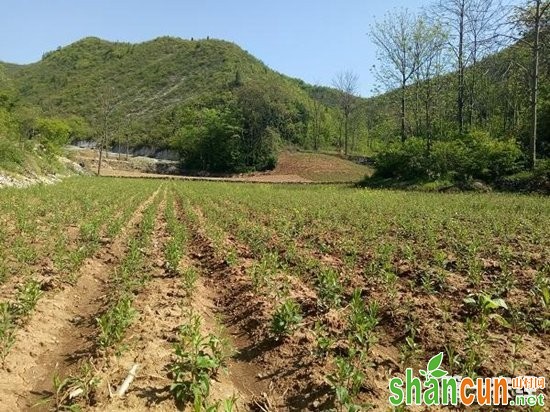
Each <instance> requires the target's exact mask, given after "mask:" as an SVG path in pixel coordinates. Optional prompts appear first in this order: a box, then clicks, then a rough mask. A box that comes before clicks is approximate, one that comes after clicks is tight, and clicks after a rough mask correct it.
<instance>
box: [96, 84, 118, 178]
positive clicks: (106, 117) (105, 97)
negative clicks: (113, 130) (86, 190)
mask: <svg viewBox="0 0 550 412" xmlns="http://www.w3.org/2000/svg"><path fill="white" fill-rule="evenodd" d="M115 108H116V104H115V101H114V89H113V88H106V89H105V90H103V91H102V92H101V93H100V95H99V111H98V116H97V119H96V120H97V122H98V132H99V161H98V164H97V175H98V176H100V175H101V163H102V161H103V150H104V149H105V145H106V144H107V141H108V139H109V133H110V127H111V116H112V114H113V112H114V110H115Z"/></svg>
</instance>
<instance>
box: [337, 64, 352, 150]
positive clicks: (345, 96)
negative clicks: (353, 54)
mask: <svg viewBox="0 0 550 412" xmlns="http://www.w3.org/2000/svg"><path fill="white" fill-rule="evenodd" d="M358 83H359V76H358V75H357V74H355V73H354V72H353V71H351V70H347V71H343V72H340V73H338V74H337V75H336V77H335V78H334V80H333V81H332V85H333V86H334V87H335V88H336V89H337V90H338V91H339V106H340V110H341V112H342V117H343V133H344V153H345V154H346V155H347V154H348V148H349V121H350V116H351V114H352V112H353V110H354V109H355V106H356V100H357V91H358V87H359V86H358Z"/></svg>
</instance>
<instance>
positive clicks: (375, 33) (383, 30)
mask: <svg viewBox="0 0 550 412" xmlns="http://www.w3.org/2000/svg"><path fill="white" fill-rule="evenodd" d="M423 25H424V23H423V21H422V20H421V19H419V18H418V17H416V16H414V15H412V14H411V13H410V12H409V11H408V10H407V9H401V10H399V11H395V12H392V13H388V14H387V15H386V18H385V19H384V20H383V21H378V22H376V23H375V24H374V26H373V27H371V32H370V35H371V38H372V41H373V43H374V44H375V45H376V46H377V47H378V60H379V62H380V66H379V67H378V68H377V70H376V74H377V75H378V78H379V80H380V81H381V82H382V83H384V84H385V85H386V86H387V87H388V88H393V87H394V86H395V85H396V84H398V85H399V87H400V91H401V94H400V108H401V110H400V118H401V141H402V142H404V141H405V139H406V138H407V135H406V94H407V85H408V84H409V80H411V79H412V78H413V76H414V74H415V72H416V71H417V70H418V67H419V63H420V62H419V55H420V54H421V53H422V47H423V44H422V37H423V35H421V33H420V32H421V31H422V30H423V28H422V26H423Z"/></svg>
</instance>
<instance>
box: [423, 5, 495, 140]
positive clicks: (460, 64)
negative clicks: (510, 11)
mask: <svg viewBox="0 0 550 412" xmlns="http://www.w3.org/2000/svg"><path fill="white" fill-rule="evenodd" d="M432 14H433V15H434V16H435V18H436V19H438V20H439V21H441V22H442V23H443V24H444V25H445V26H446V27H448V28H449V30H450V36H449V43H448V44H449V48H450V50H451V51H452V53H453V54H454V57H455V59H456V75H457V124H458V130H459V132H460V133H463V132H464V130H465V119H466V109H467V107H466V104H467V102H466V100H467V97H468V96H467V93H466V92H467V91H468V84H467V79H466V68H467V67H468V66H475V65H476V64H477V62H478V61H479V60H480V58H481V57H483V56H485V55H486V54H488V53H489V52H490V51H493V50H494V48H495V47H496V46H497V45H498V42H497V41H496V40H497V38H498V31H499V29H500V28H501V24H502V21H503V19H504V17H505V7H503V4H502V1H501V0H437V3H435V5H434V7H433V8H432ZM469 73H470V84H469V92H470V93H469V99H468V100H469V101H468V104H469V123H470V124H471V123H472V122H473V117H474V114H473V112H474V110H475V95H476V82H477V77H476V76H477V74H476V72H475V70H470V71H469Z"/></svg>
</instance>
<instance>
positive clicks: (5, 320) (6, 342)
mask: <svg viewBox="0 0 550 412" xmlns="http://www.w3.org/2000/svg"><path fill="white" fill-rule="evenodd" d="M14 321H15V319H14V315H13V308H12V306H11V305H10V304H9V303H7V302H1V303H0V360H1V361H2V364H3V363H4V362H5V360H6V356H8V353H9V351H10V349H11V348H12V346H13V344H14V343H15V323H14Z"/></svg>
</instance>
